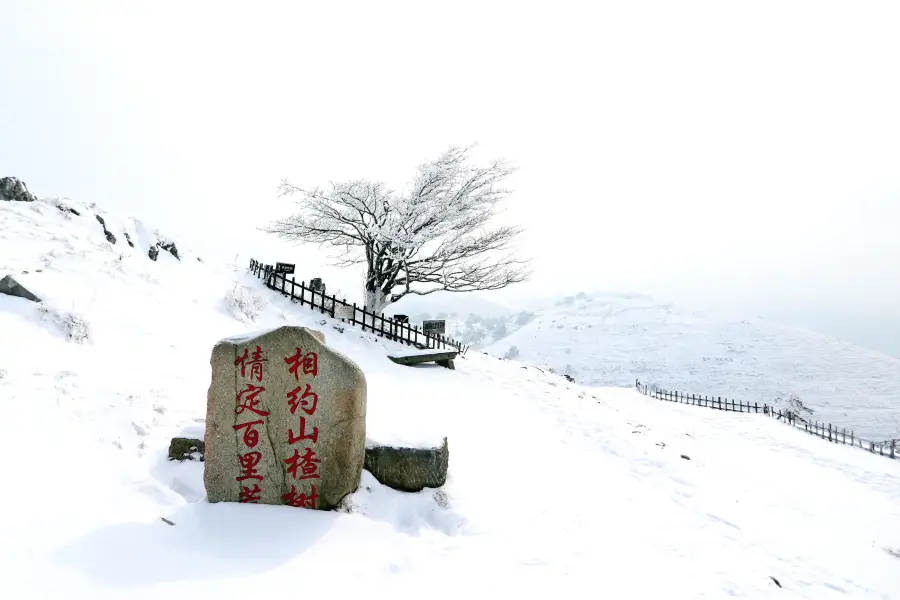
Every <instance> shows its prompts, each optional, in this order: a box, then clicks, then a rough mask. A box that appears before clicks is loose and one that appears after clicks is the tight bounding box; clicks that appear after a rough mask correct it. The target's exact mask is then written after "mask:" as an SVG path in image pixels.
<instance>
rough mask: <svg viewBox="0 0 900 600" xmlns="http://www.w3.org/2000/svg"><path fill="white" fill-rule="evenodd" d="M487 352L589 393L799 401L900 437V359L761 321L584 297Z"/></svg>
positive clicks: (880, 435) (842, 421)
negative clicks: (637, 384)
mask: <svg viewBox="0 0 900 600" xmlns="http://www.w3.org/2000/svg"><path fill="white" fill-rule="evenodd" d="M486 352H488V353H490V354H493V355H495V356H515V357H517V359H518V360H521V361H523V362H526V363H528V364H532V365H537V366H542V367H550V368H553V369H554V370H555V371H557V372H559V373H561V374H568V375H571V376H572V377H574V378H575V380H576V382H578V383H581V384H584V385H587V386H629V385H634V380H635V379H640V380H641V381H642V382H644V383H648V384H650V385H658V386H660V387H663V388H666V389H669V390H679V391H682V392H687V393H697V394H707V395H711V396H723V397H728V398H735V399H739V400H744V401H750V402H756V401H758V402H760V403H762V402H770V403H771V402H772V401H773V400H774V399H775V398H777V397H778V396H779V395H782V396H788V395H789V394H797V395H798V396H799V397H800V398H801V400H802V401H803V402H804V403H805V404H806V405H808V406H809V407H811V408H813V409H814V410H815V416H814V418H815V419H818V420H820V421H828V422H832V423H834V424H836V425H840V426H842V427H847V428H848V429H849V428H852V429H854V430H855V431H856V433H857V435H860V436H863V437H866V438H871V439H876V440H880V439H891V438H898V437H900V360H898V359H895V358H892V357H889V356H886V355H883V354H880V353H878V352H875V351H872V350H867V349H865V348H860V347H858V346H854V345H852V344H848V343H845V342H842V341H840V340H836V339H834V338H830V337H828V336H825V335H821V334H817V333H813V332H809V331H805V330H801V329H793V328H788V327H782V326H778V325H775V324H772V323H769V322H767V321H765V320H763V319H760V318H745V319H742V318H732V317H728V316H721V315H716V316H709V315H704V314H701V313H698V312H691V311H686V310H682V309H679V308H678V307H676V306H673V305H671V304H664V303H660V302H657V301H655V300H653V299H652V298H649V297H644V296H637V295H617V294H591V295H588V294H579V295H578V296H572V297H568V298H566V299H564V300H562V301H560V302H559V303H558V304H557V305H556V306H555V307H553V308H552V309H549V310H546V311H544V312H542V313H540V315H539V316H538V318H536V319H535V320H534V321H533V322H531V323H530V324H528V325H527V326H525V327H523V328H522V329H520V330H519V331H516V332H515V333H513V334H512V335H510V336H508V337H506V338H504V339H503V340H500V341H499V342H497V343H495V344H493V345H491V346H489V347H488V348H486Z"/></svg>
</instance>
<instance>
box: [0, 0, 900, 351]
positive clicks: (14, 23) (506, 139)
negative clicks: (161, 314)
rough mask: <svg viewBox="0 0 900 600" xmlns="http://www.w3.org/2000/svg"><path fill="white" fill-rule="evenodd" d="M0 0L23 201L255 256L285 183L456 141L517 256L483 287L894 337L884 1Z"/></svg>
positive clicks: (896, 42) (895, 343) (890, 112)
mask: <svg viewBox="0 0 900 600" xmlns="http://www.w3.org/2000/svg"><path fill="white" fill-rule="evenodd" d="M0 7H2V8H0V11H2V12H0V20H2V22H3V23H4V24H6V25H7V26H6V27H5V28H4V30H5V31H4V35H3V36H2V37H0V83H2V88H3V93H2V94H0V131H2V142H0V171H2V172H0V176H5V175H13V176H16V177H19V178H21V179H23V180H24V181H25V182H26V183H27V184H28V185H29V187H30V188H31V189H32V191H34V192H35V193H37V194H38V195H42V196H48V195H49V196H55V195H59V196H69V197H73V198H78V199H79V200H84V201H88V202H90V201H93V202H97V203H98V204H99V205H101V206H105V207H110V208H115V209H117V210H121V211H124V212H127V213H130V214H133V215H135V216H138V217H140V218H143V219H145V220H147V221H149V222H156V223H159V224H160V225H162V226H164V227H167V228H168V229H169V230H170V231H173V232H185V234H187V233H196V232H197V230H198V229H199V230H201V231H202V233H203V234H204V235H207V232H215V237H216V238H217V239H218V240H220V241H221V243H222V245H224V246H227V247H229V248H231V247H233V248H234V251H235V252H238V251H240V252H251V251H254V249H256V248H258V249H259V251H260V252H275V251H276V250H272V249H271V248H273V247H274V246H265V245H264V243H263V245H260V244H261V243H260V242H259V241H258V240H259V238H260V236H259V235H258V234H257V233H256V232H255V231H254V230H253V227H255V226H256V225H259V224H263V223H265V222H267V221H268V220H270V219H272V218H274V217H277V216H281V215H283V214H285V213H286V212H287V211H289V210H290V204H289V203H288V202H287V201H286V200H284V199H278V198H276V187H277V184H278V182H279V181H280V180H281V179H282V178H284V177H288V178H290V180H291V181H292V182H294V183H297V184H300V185H305V186H313V185H317V184H327V182H328V181H331V180H341V179H351V178H371V179H379V180H385V181H387V182H389V183H390V184H392V185H393V186H395V187H396V188H398V189H399V188H402V186H403V185H404V183H405V182H406V181H407V180H408V179H409V177H410V176H411V175H412V170H413V168H414V167H415V166H416V165H418V164H419V163H420V162H422V161H423V160H425V159H427V158H431V157H434V156H436V155H437V154H438V153H439V152H440V151H441V150H443V149H444V148H445V147H447V146H448V145H450V144H468V143H477V144H478V146H477V148H476V156H477V157H478V158H480V159H488V158H492V157H505V158H507V159H509V160H511V161H513V162H514V163H515V164H517V165H518V167H519V171H518V172H517V174H516V175H515V176H514V178H513V179H512V181H511V182H510V183H511V185H512V187H513V188H514V190H515V193H514V194H513V195H512V196H511V197H510V199H509V200H508V201H507V207H508V208H507V211H506V213H505V214H504V216H503V218H504V219H508V220H511V221H515V222H518V223H521V224H522V225H524V226H525V228H526V233H525V234H524V235H523V238H522V240H521V252H522V253H523V255H525V254H527V255H529V256H531V257H533V259H534V276H533V278H532V280H531V281H530V282H529V283H527V284H523V285H521V286H517V287H516V288H511V289H509V290H507V291H505V292H503V293H500V294H498V295H497V297H498V298H499V299H502V300H503V301H508V302H515V301H516V299H517V298H519V299H521V298H524V297H529V296H533V295H536V294H543V293H546V292H547V291H548V290H550V291H553V292H558V293H574V292H577V291H582V290H616V291H633V292H640V293H646V294H652V295H654V296H656V297H659V298H661V299H668V300H673V301H676V302H679V303H683V304H686V305H690V306H696V307H698V308H725V309H729V310H742V311H747V312H751V313H753V314H760V315H763V316H767V317H770V318H773V319H777V320H781V321H783V322H787V323H790V324H794V325H798V326H804V327H811V328H815V329H819V330H821V331H825V332H826V333H832V334H835V335H839V336H842V337H844V338H846V339H847V340H848V341H853V342H856V343H860V344H863V345H868V346H870V347H873V348H876V349H879V350H882V351H885V352H888V353H891V354H893V355H895V356H900V278H898V271H900V269H898V264H900V261H898V259H900V241H898V236H897V231H898V226H900V144H898V143H897V140H898V139H900V111H898V110H897V107H898V106H900V79H898V77H897V74H898V73H900V36H897V35H896V32H897V31H898V30H900V8H898V5H897V4H896V3H894V2H883V3H877V2H867V3H841V4H830V3H829V4H828V5H826V4H825V3H821V2H789V1H779V2H755V3H752V4H747V5H741V6H737V5H734V4H733V3H722V2H705V3H700V2H679V3H671V2H658V3H650V2H628V3H623V2H617V3H612V2H602V3H566V2H553V3H544V4H536V3H522V2H508V3H500V2H492V3H489V4H488V3H483V2H453V3H445V4H442V5H437V4H431V5H429V6H427V7H426V6H424V5H423V4H422V3H414V2H409V3H358V4H356V5H350V4H342V5H340V6H337V5H335V4H334V3H317V5H316V6H312V7H310V6H308V5H306V4H305V3H304V5H303V6H301V3H297V2H259V3H251V4H248V3H237V2H233V3H230V2H200V1H192V2H189V3H187V2H170V1H158V2H153V3H142V4H140V5H138V4H137V3H123V2H101V1H92V2H83V3H71V2H62V1H60V2H50V1H41V0H31V1H29V2H14V1H9V0H7V1H5V2H0ZM279 252H286V251H284V250H279ZM291 252H294V251H291ZM296 252H297V254H296V256H299V257H300V260H302V261H304V264H306V265H309V266H310V269H316V270H318V271H319V272H325V273H328V271H327V270H325V267H324V266H323V265H324V264H325V263H326V262H327V261H326V259H325V257H324V255H323V254H322V253H321V252H320V251H318V250H317V249H315V248H311V249H310V248H306V249H303V250H297V251H296ZM260 258H263V259H264V260H265V259H266V258H265V257H260ZM289 258H290V257H289ZM274 260H279V258H278V257H270V261H271V262H274ZM300 271H301V267H300V266H298V273H299V272H300ZM330 277H334V278H336V279H337V280H338V281H339V284H340V286H341V287H342V288H343V289H349V288H350V287H352V286H354V285H356V284H355V283H354V282H355V279H354V278H356V277H357V276H356V274H350V273H332V274H331V275H330Z"/></svg>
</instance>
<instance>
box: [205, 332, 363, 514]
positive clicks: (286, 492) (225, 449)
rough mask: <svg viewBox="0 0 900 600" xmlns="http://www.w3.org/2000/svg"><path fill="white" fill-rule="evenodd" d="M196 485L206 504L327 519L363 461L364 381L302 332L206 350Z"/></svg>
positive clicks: (319, 339)
mask: <svg viewBox="0 0 900 600" xmlns="http://www.w3.org/2000/svg"><path fill="white" fill-rule="evenodd" d="M211 365H212V383H211V385H210V388H209V396H208V398H207V413H206V432H205V439H204V442H205V446H206V447H205V452H204V459H205V463H204V464H205V467H204V474H203V481H204V484H205V486H206V493H207V497H208V499H209V501H210V502H253V503H262V504H287V505H290V506H298V507H304V508H316V509H321V510H330V509H331V508H334V507H335V506H337V504H338V503H339V502H340V501H341V500H342V499H343V498H344V496H346V495H347V494H350V493H352V492H354V491H355V490H356V488H357V486H358V485H359V478H360V474H361V472H362V468H363V462H364V460H365V439H366V379H365V376H364V375H363V372H362V370H361V369H360V368H359V367H358V366H357V365H356V364H355V363H353V362H352V361H351V360H350V359H348V358H346V357H345V356H343V355H342V354H340V353H338V352H336V351H334V350H332V349H331V348H329V347H327V346H326V345H325V336H324V335H323V334H322V333H321V332H319V331H314V330H311V329H307V328H305V327H290V326H285V327H280V328H278V329H274V330H272V331H268V332H264V333H259V334H253V335H248V336H246V337H235V338H228V339H225V340H222V341H220V342H219V343H218V344H216V346H215V347H214V348H213V351H212V359H211Z"/></svg>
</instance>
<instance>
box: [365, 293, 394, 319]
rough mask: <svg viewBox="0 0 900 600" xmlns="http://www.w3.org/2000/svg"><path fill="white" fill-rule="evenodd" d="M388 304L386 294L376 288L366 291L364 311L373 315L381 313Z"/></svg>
mask: <svg viewBox="0 0 900 600" xmlns="http://www.w3.org/2000/svg"><path fill="white" fill-rule="evenodd" d="M389 304H390V301H389V300H388V296H387V294H385V293H384V292H382V291H381V290H380V289H378V288H376V289H374V290H366V310H367V311H369V312H373V313H380V312H383V311H384V309H385V308H387V306H388V305H389Z"/></svg>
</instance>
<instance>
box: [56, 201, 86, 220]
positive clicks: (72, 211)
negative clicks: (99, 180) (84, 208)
mask: <svg viewBox="0 0 900 600" xmlns="http://www.w3.org/2000/svg"><path fill="white" fill-rule="evenodd" d="M56 208H58V209H59V210H60V211H61V212H68V213H72V214H73V215H75V216H76V217H80V216H81V213H80V212H78V211H77V210H75V209H74V208H69V207H68V206H65V205H63V204H57V205H56Z"/></svg>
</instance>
